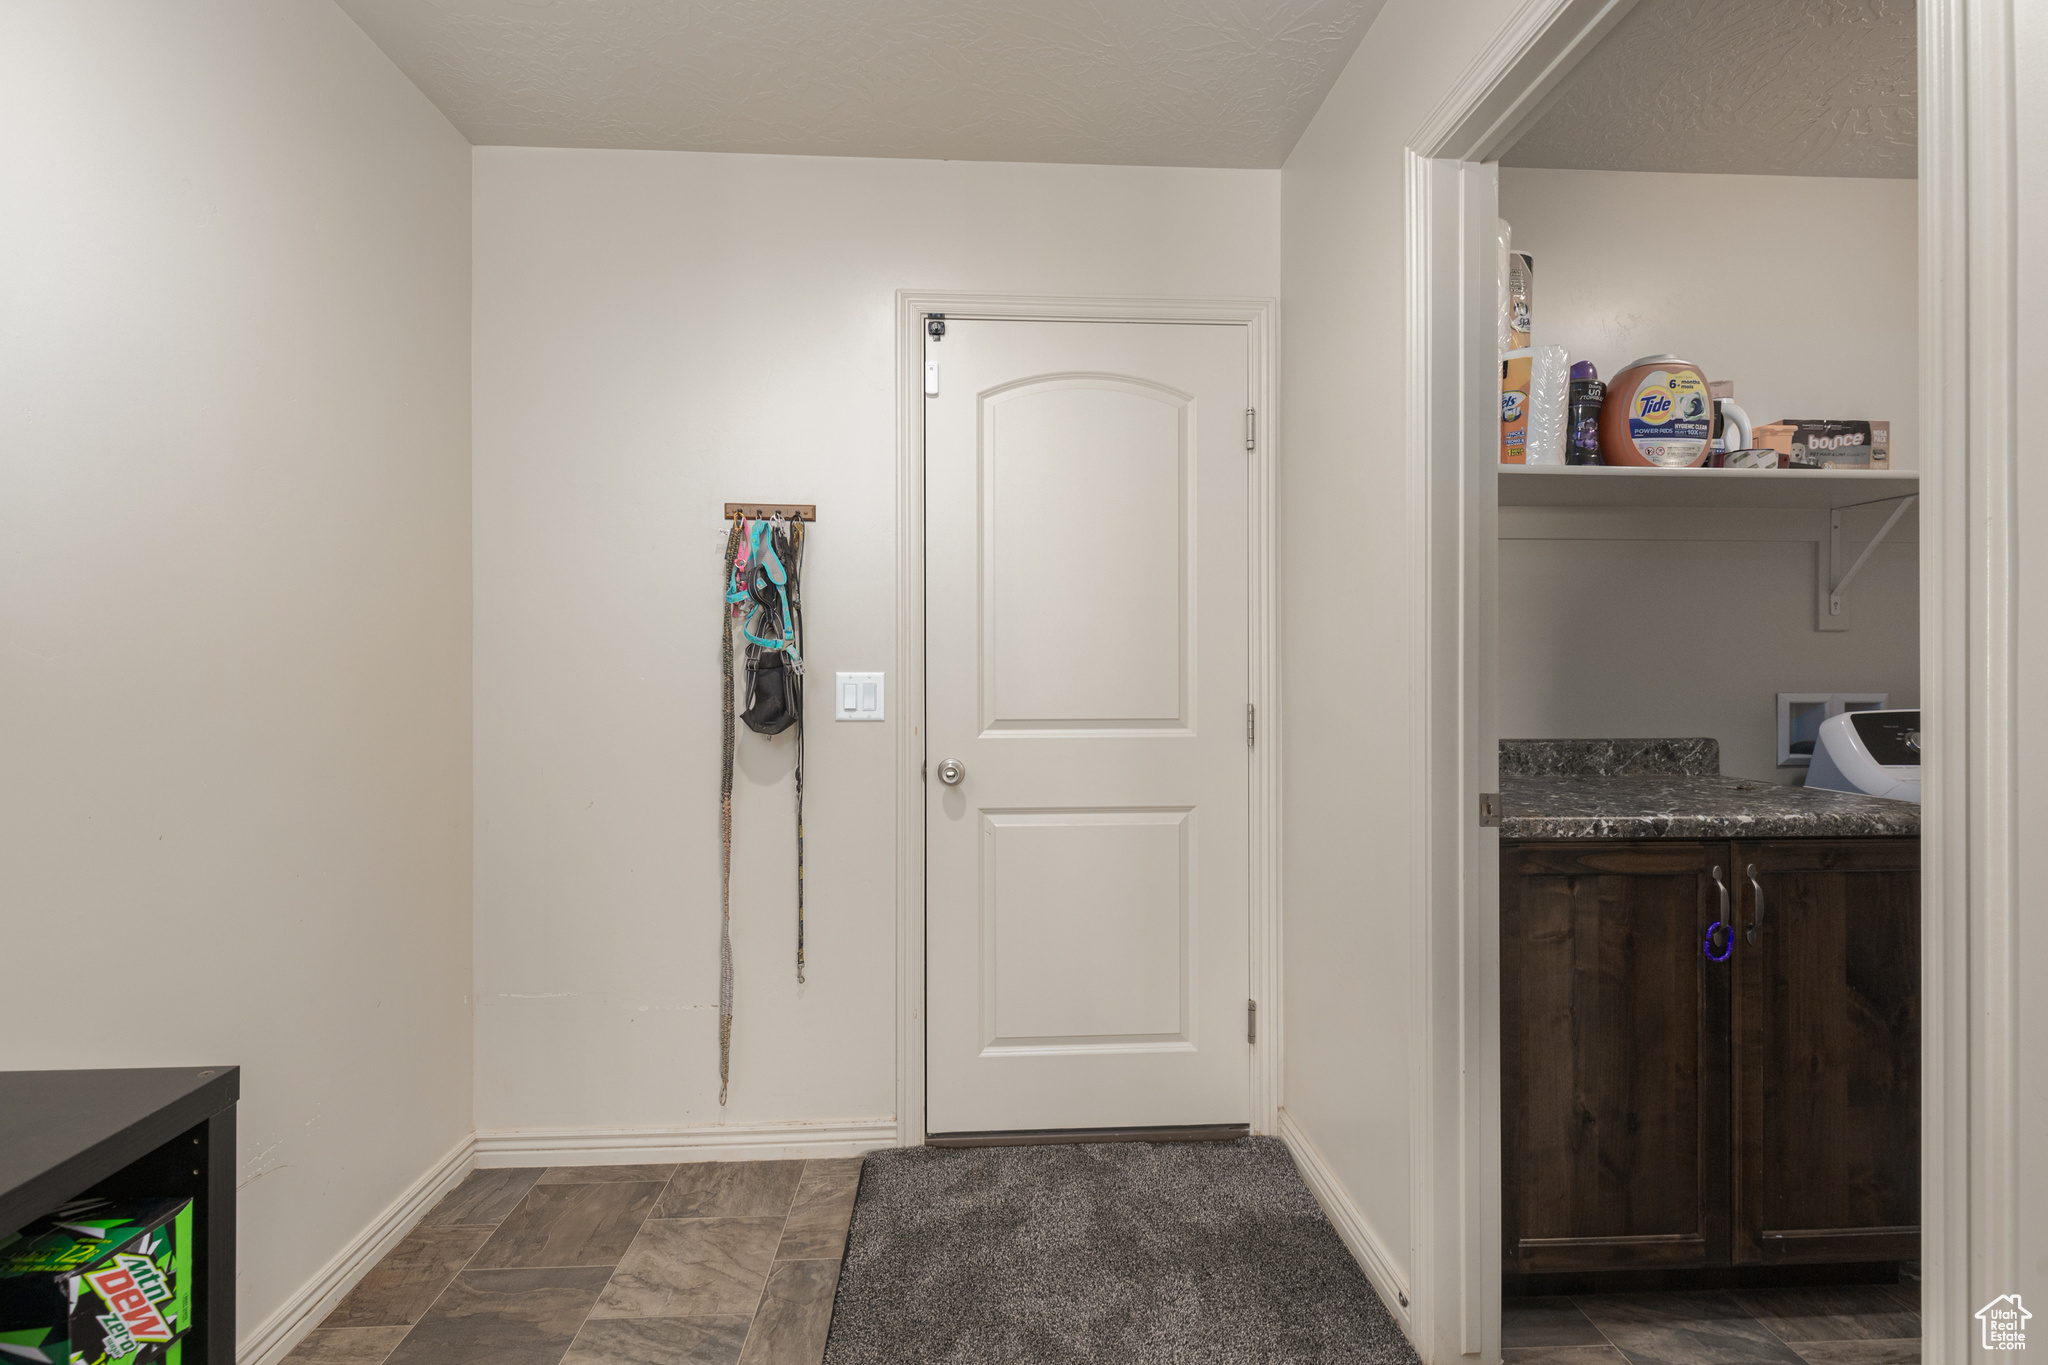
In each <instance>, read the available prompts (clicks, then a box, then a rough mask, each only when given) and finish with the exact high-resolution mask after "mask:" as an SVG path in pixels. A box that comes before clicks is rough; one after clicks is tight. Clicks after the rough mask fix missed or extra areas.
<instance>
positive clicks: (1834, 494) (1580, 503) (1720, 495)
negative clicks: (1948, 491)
mask: <svg viewBox="0 0 2048 1365" xmlns="http://www.w3.org/2000/svg"><path fill="white" fill-rule="evenodd" d="M1499 469H1500V505H1501V506H1502V507H1814V508H1828V507H1849V506H1853V505H1854V504H1856V503H1863V502H1877V501H1879V500H1881V499H1885V498H1902V497H1906V496H1908V495H1909V494H1916V493H1918V492H1919V491H1920V475H1919V473H1918V472H1916V471H1912V470H1897V469H1887V470H1860V469H1643V468H1633V469H1631V468H1624V467H1622V466H1619V465H1597V464H1596V465H1512V464H1504V465H1501V466H1499Z"/></svg>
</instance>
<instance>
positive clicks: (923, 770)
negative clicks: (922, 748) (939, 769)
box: [917, 759, 932, 782]
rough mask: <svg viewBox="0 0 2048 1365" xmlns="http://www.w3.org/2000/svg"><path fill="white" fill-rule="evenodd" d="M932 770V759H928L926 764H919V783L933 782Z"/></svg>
mask: <svg viewBox="0 0 2048 1365" xmlns="http://www.w3.org/2000/svg"><path fill="white" fill-rule="evenodd" d="M931 769H932V761H931V760H930V759H926V760H925V761H924V762H922V763H920V764H918V765H917V780H918V781H920V782H929V781H931V780H932V772H931Z"/></svg>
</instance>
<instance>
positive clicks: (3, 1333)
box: [0, 1199, 192, 1365]
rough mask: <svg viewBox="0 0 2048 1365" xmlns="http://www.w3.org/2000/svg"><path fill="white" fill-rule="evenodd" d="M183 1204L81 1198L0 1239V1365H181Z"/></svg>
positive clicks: (186, 1232)
mask: <svg viewBox="0 0 2048 1365" xmlns="http://www.w3.org/2000/svg"><path fill="white" fill-rule="evenodd" d="M191 1327H192V1201H191V1200H189V1199H149V1200H132V1201H121V1202H112V1201H108V1200H103V1199H92V1200H81V1201H79V1202H78V1203H75V1204H70V1205H67V1206H66V1207H64V1208H62V1209H60V1210H58V1211H57V1212H56V1213H53V1214H51V1215H49V1216H48V1217H46V1218H40V1219H38V1220H36V1221H35V1222H33V1223H31V1224H29V1225H28V1226H27V1227H25V1228H23V1229H22V1230H21V1231H20V1232H19V1233H18V1234H16V1235H15V1236H13V1237H11V1238H9V1239H7V1240H6V1241H5V1242H4V1243H0V1362H5V1365H17V1362H19V1363H20V1365H181V1357H182V1355H183V1344H182V1342H181V1341H180V1338H182V1337H183V1336H184V1335H185V1333H186V1332H187V1331H189V1330H191Z"/></svg>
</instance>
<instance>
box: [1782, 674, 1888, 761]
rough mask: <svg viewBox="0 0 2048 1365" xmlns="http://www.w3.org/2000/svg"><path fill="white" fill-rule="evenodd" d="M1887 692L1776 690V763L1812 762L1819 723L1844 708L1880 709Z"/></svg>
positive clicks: (1885, 703) (1882, 708)
mask: <svg viewBox="0 0 2048 1365" xmlns="http://www.w3.org/2000/svg"><path fill="white" fill-rule="evenodd" d="M1891 699H1892V694H1891V693H1889V692H1780V693H1779V694H1778V766H1779V767H1781V768H1805V767H1809V766H1811V765H1812V763H1813V746H1814V744H1815V743H1816V742H1818V741H1819V739H1820V723H1821V722H1822V721H1824V720H1826V719H1827V718H1828V717H1829V716H1839V715H1841V714H1842V713H1843V712H1844V711H1882V710H1884V709H1885V708H1886V707H1887V706H1889V705H1890V704H1891Z"/></svg>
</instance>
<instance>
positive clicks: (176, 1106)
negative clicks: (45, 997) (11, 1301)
mask: <svg viewBox="0 0 2048 1365" xmlns="http://www.w3.org/2000/svg"><path fill="white" fill-rule="evenodd" d="M241 1087H242V1074H241V1070H240V1068H238V1067H232V1066H215V1067H148V1068H141V1069H135V1070H119V1071H0V1236H5V1235H6V1234H7V1233H10V1232H12V1231H14V1230H15V1229H16V1228H18V1227H20V1226H21V1225H22V1224H23V1223H26V1222H28V1221H29V1220H31V1219H34V1218H39V1217H41V1216H42V1215H43V1214H45V1213H48V1212H49V1211H50V1210H51V1209H53V1208H55V1207H56V1206H57V1205H58V1204H61V1203H63V1202H64V1201H65V1200H67V1199H69V1198H71V1197H72V1196H74V1195H76V1194H78V1193H79V1192H80V1191H82V1190H84V1189H87V1188H89V1187H90V1186H92V1185H93V1184H95V1183H97V1182H98V1181H100V1180H102V1179H104V1178H105V1177H106V1176H108V1175H111V1174H113V1173H114V1172H115V1171H118V1170H120V1169H121V1168H122V1167H123V1166H125V1165H127V1164H128V1163H129V1162H131V1161H134V1160H135V1159H136V1158H138V1157H141V1156H143V1155H146V1154H147V1153H149V1152H150V1151H153V1150H154V1149H155V1148H157V1147H159V1146H161V1145H163V1144H164V1143H166V1142H168V1141H170V1140H171V1139H172V1138H174V1137H176V1136H178V1134H180V1133H182V1132H184V1131H185V1130H187V1129H189V1128H192V1127H194V1126H195V1125H197V1124H199V1123H202V1122H204V1121H205V1120H206V1119H208V1118H210V1117H212V1116H213V1115H215V1114H217V1113H219V1112H220V1111H221V1110H223V1109H225V1108H227V1107H228V1106H229V1105H231V1104H233V1103H234V1102H235V1100H236V1099H237V1098H238V1097H239V1096H240V1094H241Z"/></svg>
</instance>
